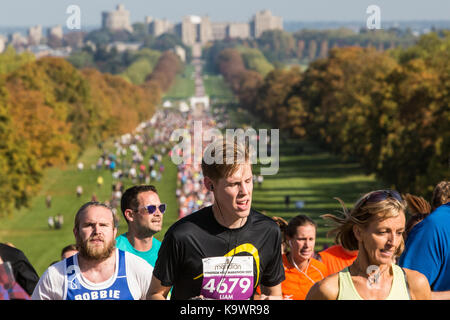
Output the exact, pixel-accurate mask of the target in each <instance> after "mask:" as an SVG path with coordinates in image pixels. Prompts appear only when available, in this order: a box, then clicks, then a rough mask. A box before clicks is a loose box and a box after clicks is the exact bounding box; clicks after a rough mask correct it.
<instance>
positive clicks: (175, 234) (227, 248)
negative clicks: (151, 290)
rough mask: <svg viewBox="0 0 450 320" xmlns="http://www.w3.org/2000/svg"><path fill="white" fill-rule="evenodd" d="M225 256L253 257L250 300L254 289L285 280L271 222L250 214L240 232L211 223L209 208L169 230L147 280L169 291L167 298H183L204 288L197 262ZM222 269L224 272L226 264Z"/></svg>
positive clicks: (275, 229) (277, 231)
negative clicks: (151, 276) (157, 282)
mask: <svg viewBox="0 0 450 320" xmlns="http://www.w3.org/2000/svg"><path fill="white" fill-rule="evenodd" d="M225 255H227V256H229V257H231V258H230V259H233V258H232V257H233V256H236V257H238V256H250V257H253V288H252V291H251V294H252V295H253V294H254V292H255V289H256V287H257V286H258V285H259V284H262V285H264V286H267V287H272V286H275V285H278V284H280V283H281V282H282V281H283V280H284V279H285V277H284V268H283V262H282V258H281V234H280V229H279V227H278V225H277V224H276V223H275V222H274V221H273V220H272V219H270V218H269V217H266V216H265V215H263V214H261V213H259V212H256V211H254V210H251V211H250V214H249V216H248V218H247V221H246V223H245V224H244V225H243V226H242V227H240V228H237V229H228V228H225V227H223V226H222V225H220V224H219V223H218V222H217V221H216V219H215V218H214V214H213V211H212V207H211V206H210V207H206V208H203V209H201V210H199V211H197V212H194V213H192V214H190V215H188V216H186V217H184V218H183V219H180V220H179V221H177V222H176V223H174V224H173V225H172V226H171V227H170V228H169V230H168V231H167V233H166V234H165V236H164V240H163V242H162V244H161V248H160V250H159V253H158V259H157V261H156V264H155V268H154V270H153V275H154V276H155V277H156V278H158V279H159V280H160V281H161V284H162V285H163V286H166V287H170V286H173V290H172V295H171V299H174V300H177V299H181V300H185V299H189V298H192V297H195V296H198V295H200V293H201V291H202V290H204V289H205V283H204V282H203V280H204V279H203V278H204V276H203V262H202V259H204V258H209V257H224V256H225ZM222 259H223V258H222ZM238 259H239V258H236V260H238ZM243 259H247V260H251V259H249V258H243ZM232 262H233V261H231V262H230V263H232ZM226 267H227V272H228V269H229V267H230V265H226ZM232 268H234V265H232ZM224 270H225V269H224ZM230 272H231V271H230ZM216 284H217V283H216ZM243 284H244V285H245V284H246V283H245V281H244V283H243ZM232 285H235V284H232ZM239 285H241V283H239Z"/></svg>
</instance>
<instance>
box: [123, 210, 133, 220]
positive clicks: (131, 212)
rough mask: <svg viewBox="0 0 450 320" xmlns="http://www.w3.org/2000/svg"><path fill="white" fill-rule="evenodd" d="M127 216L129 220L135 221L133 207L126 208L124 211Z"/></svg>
mask: <svg viewBox="0 0 450 320" xmlns="http://www.w3.org/2000/svg"><path fill="white" fill-rule="evenodd" d="M123 214H124V216H125V218H126V219H127V220H128V221H133V220H134V212H133V210H131V209H126V210H125V212H124V213H123Z"/></svg>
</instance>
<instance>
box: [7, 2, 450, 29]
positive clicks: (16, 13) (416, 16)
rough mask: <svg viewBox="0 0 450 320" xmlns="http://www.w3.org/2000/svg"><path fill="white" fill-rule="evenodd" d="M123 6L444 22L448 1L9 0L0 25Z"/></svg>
mask: <svg viewBox="0 0 450 320" xmlns="http://www.w3.org/2000/svg"><path fill="white" fill-rule="evenodd" d="M118 4H123V5H124V6H125V9H126V10H128V11H129V12H130V22H131V23H136V22H144V19H145V17H146V16H151V17H153V18H157V19H167V20H169V21H171V22H173V23H178V22H180V21H181V20H182V17H184V16H187V15H198V16H209V17H210V19H211V21H214V22H226V21H229V22H248V21H249V20H250V19H251V18H252V16H253V15H254V14H255V13H256V12H257V11H261V10H270V11H271V12H272V13H273V14H274V15H276V16H281V17H282V18H283V21H285V22H304V23H314V22H319V23H320V22H335V23H355V22H360V23H365V22H366V20H367V17H368V16H369V14H367V13H366V10H367V8H368V6H369V5H377V6H378V7H379V8H380V13H381V22H382V23H383V21H385V22H398V23H402V22H413V21H429V22H434V21H449V19H450V17H449V15H450V1H448V0H427V1H422V0H396V1H392V0H341V1H335V0H315V1H302V0H296V1H292V0H244V1H243V0H227V1H223V0H189V1H184V0H164V1H162V2H158V3H156V1H148V0H94V1H93V0H40V1H30V0H14V1H10V2H8V3H4V4H0V26H1V27H30V26H35V25H44V23H45V25H46V26H47V25H48V26H54V25H58V24H60V25H65V23H66V20H67V18H68V17H69V14H67V13H66V9H67V8H68V7H69V6H70V5H78V6H79V8H80V10H81V24H82V26H83V25H85V26H94V27H95V26H100V25H101V20H102V17H101V14H102V12H104V11H113V10H115V8H116V6H117V5H118Z"/></svg>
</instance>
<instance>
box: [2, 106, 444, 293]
mask: <svg viewBox="0 0 450 320" xmlns="http://www.w3.org/2000/svg"><path fill="white" fill-rule="evenodd" d="M195 121H201V123H202V126H203V128H204V129H208V128H213V127H217V126H219V125H222V124H217V123H216V122H215V121H214V120H212V118H211V117H210V116H208V113H203V114H202V115H201V116H198V117H194V116H192V115H189V116H188V115H186V114H182V113H179V112H168V111H164V110H162V111H159V112H157V113H156V114H155V116H154V117H153V118H152V119H151V120H150V121H148V122H146V123H142V124H141V125H140V126H139V127H138V128H137V129H136V131H135V132H134V133H133V134H127V135H124V136H122V137H120V138H119V139H117V140H116V141H115V142H114V150H112V151H106V150H105V151H104V152H102V155H101V156H100V157H99V159H98V161H97V162H96V163H95V164H94V168H93V169H94V170H96V169H108V170H110V174H111V175H113V178H114V185H113V188H112V193H111V199H109V200H108V202H107V203H104V202H98V199H96V198H93V199H92V201H90V202H87V203H85V204H84V205H83V206H81V207H80V208H78V210H76V211H77V212H76V214H75V223H74V227H73V233H74V239H75V241H74V243H73V244H72V245H71V246H68V247H65V248H63V250H62V253H61V260H58V261H55V262H54V263H52V264H51V265H50V266H49V267H48V269H47V270H46V271H45V272H44V273H43V274H42V275H41V276H38V275H37V273H36V271H35V270H34V268H33V266H32V265H31V263H30V262H29V261H28V259H27V258H26V257H25V255H24V254H23V252H22V251H21V250H19V249H17V248H14V247H13V246H12V245H11V244H0V274H1V275H2V277H1V282H0V299H35V300H97V299H98V300H105V299H106V300H129V299H135V300H136V299H173V300H187V299H227V300H245V299H285V300H305V299H307V300H308V299H320V300H323V299H326V300H360V299H364V300H365V299H376V300H383V299H393V300H407V299H416V300H417V299H420V300H422V299H423V300H426V299H450V262H448V256H449V255H450V253H449V252H450V251H449V250H450V240H449V239H450V182H449V181H442V182H440V183H438V182H437V185H436V187H435V190H434V192H433V197H432V199H430V201H427V200H425V199H423V198H422V197H419V196H414V195H410V194H400V193H398V192H397V191H395V190H390V189H386V190H373V191H370V190H367V191H368V192H367V193H366V194H364V195H362V196H361V197H360V198H359V199H355V202H354V205H353V206H352V207H351V208H347V207H346V206H345V205H344V203H343V201H342V200H340V199H338V198H337V204H340V206H341V212H340V214H336V215H323V216H322V218H323V219H326V220H328V221H330V222H331V223H333V224H334V229H331V230H330V235H333V236H334V240H335V243H334V245H333V246H331V247H329V248H326V249H324V250H322V251H320V252H315V247H316V246H315V240H316V234H317V221H314V220H312V219H311V217H309V216H308V215H307V214H303V215H298V216H295V217H292V219H290V220H289V221H285V220H284V219H282V218H279V217H268V216H266V215H264V214H262V213H260V212H257V211H255V210H253V209H252V193H253V188H254V185H255V187H256V186H257V184H258V180H257V177H256V176H255V173H254V172H253V170H252V169H253V167H252V163H251V161H250V158H249V153H248V149H247V147H246V146H245V145H241V144H239V143H237V142H230V141H226V140H222V139H217V140H216V141H215V142H214V143H213V145H214V147H215V148H213V150H214V154H213V156H214V157H215V159H225V155H226V154H227V153H229V152H231V153H232V154H233V155H234V157H233V159H234V160H233V161H232V162H231V163H230V162H227V161H224V162H220V163H215V162H214V163H210V162H208V161H205V158H202V159H201V162H199V163H197V162H196V161H195V159H194V158H193V157H191V158H190V159H191V161H188V162H183V163H181V164H178V165H177V169H178V172H177V182H176V183H177V188H176V197H177V201H178V207H179V212H178V214H179V219H178V221H177V222H175V223H174V224H173V225H171V226H170V227H169V229H168V231H167V232H166V233H165V235H164V238H163V241H162V242H160V241H158V240H157V239H156V238H155V234H157V233H158V232H160V231H161V229H162V225H163V223H164V213H165V212H166V207H167V205H173V204H170V203H169V204H166V203H165V199H164V198H162V197H163V195H162V194H159V192H158V190H157V189H156V188H155V187H154V186H153V185H152V184H153V183H154V181H161V179H164V172H165V168H164V164H163V157H165V156H172V152H178V151H174V149H172V147H173V145H174V143H176V142H177V141H175V142H174V141H171V134H172V132H173V129H174V128H184V129H186V130H187V131H186V132H187V133H188V134H190V135H192V136H194V132H193V131H192V130H193V129H194V122H195ZM162 123H164V125H161V124H162ZM202 143H203V145H202V149H203V148H204V147H205V144H206V143H211V142H202ZM99 148H101V149H102V150H104V149H103V146H102V145H99ZM179 155H181V154H179ZM240 156H242V157H243V158H244V159H245V161H244V162H243V163H239V162H237V161H236V159H239V157H240ZM144 159H148V160H147V161H144ZM79 170H86V169H85V168H83V167H81V168H79ZM124 178H127V179H130V180H131V181H132V184H133V186H132V187H129V188H126V190H124V188H123V179H124ZM97 183H98V184H102V183H103V181H100V180H98V179H97ZM261 183H262V181H261ZM266 183H267V182H266ZM119 214H121V215H123V218H124V220H125V222H126V224H127V231H126V232H125V233H123V234H118V233H117V215H119Z"/></svg>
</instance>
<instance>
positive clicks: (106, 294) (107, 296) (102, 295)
mask: <svg viewBox="0 0 450 320" xmlns="http://www.w3.org/2000/svg"><path fill="white" fill-rule="evenodd" d="M119 299H120V290H111V289H110V290H99V291H89V292H85V293H83V294H77V295H75V300H119Z"/></svg>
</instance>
